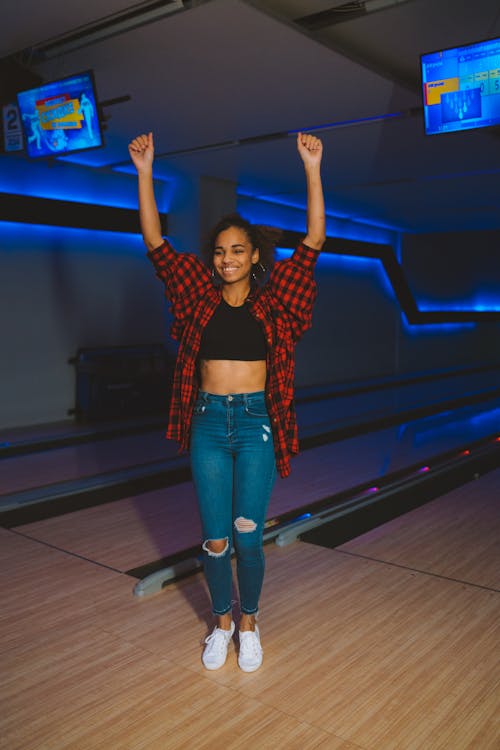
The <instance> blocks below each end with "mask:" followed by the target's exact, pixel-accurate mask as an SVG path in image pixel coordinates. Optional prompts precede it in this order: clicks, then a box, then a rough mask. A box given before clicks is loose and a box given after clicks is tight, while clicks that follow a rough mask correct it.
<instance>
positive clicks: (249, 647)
mask: <svg viewBox="0 0 500 750" xmlns="http://www.w3.org/2000/svg"><path fill="white" fill-rule="evenodd" d="M247 632H248V635H245V636H244V637H243V638H241V642H240V651H243V653H244V655H245V656H259V655H260V653H261V652H262V646H261V645H260V641H259V639H258V637H257V633H255V632H254V631H251V630H249V631H247ZM241 635H242V633H240V637H241Z"/></svg>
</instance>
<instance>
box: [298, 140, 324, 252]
mask: <svg viewBox="0 0 500 750" xmlns="http://www.w3.org/2000/svg"><path fill="white" fill-rule="evenodd" d="M297 149H298V152H299V154H300V158H301V159H302V161H303V163H304V170H305V173H306V184H307V235H306V236H305V238H304V244H306V245H308V246H309V247H312V248H314V249H315V250H321V248H322V247H323V244H324V242H325V239H326V225H325V224H326V222H325V201H324V197H323V185H322V182H321V170H320V168H321V157H322V155H323V144H322V143H321V141H320V139H319V138H316V136H314V135H310V134H308V133H299V134H298V135H297Z"/></svg>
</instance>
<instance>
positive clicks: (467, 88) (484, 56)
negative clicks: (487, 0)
mask: <svg viewBox="0 0 500 750" xmlns="http://www.w3.org/2000/svg"><path fill="white" fill-rule="evenodd" d="M421 63H422V85H423V98H424V119H425V132H426V134H427V135H434V134H436V133H450V132H453V131H457V130H458V131H460V130H470V129H473V128H485V127H490V126H491V125H500V38H497V39H488V40H486V41H483V42H476V43H475V44H468V45H467V46H465V47H453V48H450V49H445V50H441V51H439V52H429V53H426V54H424V55H421Z"/></svg>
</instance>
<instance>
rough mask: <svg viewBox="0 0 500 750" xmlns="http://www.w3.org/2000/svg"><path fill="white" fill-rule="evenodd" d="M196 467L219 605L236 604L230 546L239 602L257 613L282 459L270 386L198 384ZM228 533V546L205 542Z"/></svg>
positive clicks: (208, 566)
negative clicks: (239, 388)
mask: <svg viewBox="0 0 500 750" xmlns="http://www.w3.org/2000/svg"><path fill="white" fill-rule="evenodd" d="M191 469H192V474H193V481H194V484H195V488H196V494H197V496H198V505H199V510H200V517H201V525H202V530H203V539H204V543H203V562H204V570H205V576H206V579H207V583H208V588H209V590H210V595H211V597H212V607H213V612H214V614H216V615H223V614H225V613H226V612H229V611H230V610H231V598H232V597H231V595H232V572H231V547H232V546H234V549H235V552H236V570H237V576H238V586H239V592H240V608H241V611H242V612H245V613H246V614H254V613H255V612H257V610H258V607H259V596H260V592H261V588H262V581H263V578H264V552H263V549H262V533H263V529H264V521H265V518H266V513H267V507H268V504H269V498H270V495H271V490H272V488H273V484H274V480H275V478H276V462H275V457H274V446H273V436H272V433H271V425H270V421H269V416H268V414H267V408H266V403H265V398H264V392H263V391H260V392H258V393H242V394H241V393H240V394H236V395H231V396H216V395H213V394H211V393H205V392H200V393H199V394H198V400H197V402H196V404H195V408H194V413H193V422H192V431H191ZM212 540H223V541H225V542H226V546H225V548H224V549H223V551H222V552H213V551H212V550H210V549H209V547H208V546H207V542H209V541H212Z"/></svg>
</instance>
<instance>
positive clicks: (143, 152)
mask: <svg viewBox="0 0 500 750" xmlns="http://www.w3.org/2000/svg"><path fill="white" fill-rule="evenodd" d="M128 152H129V154H130V158H131V159H132V161H133V163H134V166H135V168H136V169H137V172H139V173H141V172H151V170H152V166H153V158H154V153H155V148H154V144H153V133H148V134H147V135H146V134H145V133H143V134H142V135H138V136H137V137H136V138H134V140H133V141H131V142H130V143H129V144H128Z"/></svg>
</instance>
